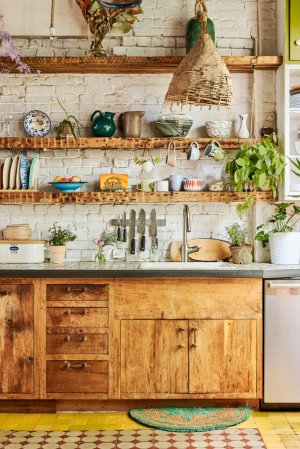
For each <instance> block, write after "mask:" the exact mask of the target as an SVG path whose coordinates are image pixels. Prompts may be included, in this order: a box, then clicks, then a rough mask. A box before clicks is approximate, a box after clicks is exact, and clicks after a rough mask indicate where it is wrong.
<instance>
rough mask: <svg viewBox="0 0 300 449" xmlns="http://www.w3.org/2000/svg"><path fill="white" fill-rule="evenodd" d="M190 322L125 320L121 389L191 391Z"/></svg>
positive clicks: (124, 390)
mask: <svg viewBox="0 0 300 449" xmlns="http://www.w3.org/2000/svg"><path fill="white" fill-rule="evenodd" d="M187 326H188V323H187V322H186V321H183V320H124V321H121V354H122V355H121V371H120V374H121V390H122V393H123V394H125V395H129V396H130V394H131V393H133V394H136V393H142V394H143V395H148V394H151V393H158V394H159V393H164V394H168V393H174V394H180V393H188V375H189V372H188V352H187V347H188V328H187Z"/></svg>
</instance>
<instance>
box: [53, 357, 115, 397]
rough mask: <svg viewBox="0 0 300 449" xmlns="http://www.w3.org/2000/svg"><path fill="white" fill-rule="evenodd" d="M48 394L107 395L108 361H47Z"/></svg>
mask: <svg viewBox="0 0 300 449" xmlns="http://www.w3.org/2000/svg"><path fill="white" fill-rule="evenodd" d="M46 375H47V379H46V391H47V393H107V392H108V362H107V361H105V360H104V361H89V360H88V361H84V360H72V361H70V362H68V361H56V360H51V361H47V374H46Z"/></svg>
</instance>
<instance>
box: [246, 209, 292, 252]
mask: <svg viewBox="0 0 300 449" xmlns="http://www.w3.org/2000/svg"><path fill="white" fill-rule="evenodd" d="M271 204H272V205H273V206H275V207H276V208H277V211H276V213H275V214H273V215H272V216H271V218H270V220H269V223H271V224H272V226H273V228H272V229H271V230H270V231H266V230H265V229H264V228H265V226H264V225H260V226H258V227H257V228H256V230H257V233H256V236H255V240H258V241H259V242H261V243H262V246H263V247H264V248H265V247H266V246H267V244H268V243H269V237H270V234H273V233H275V232H293V230H294V226H295V224H296V223H297V222H298V221H299V220H300V206H297V205H296V204H295V203H280V204H276V203H271ZM298 216H299V217H298ZM297 217H298V218H297Z"/></svg>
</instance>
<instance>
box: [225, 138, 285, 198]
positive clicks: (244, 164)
mask: <svg viewBox="0 0 300 449" xmlns="http://www.w3.org/2000/svg"><path fill="white" fill-rule="evenodd" d="M284 167H285V161H284V155H283V154H282V152H281V151H280V149H279V147H278V144H277V137H276V134H272V135H270V136H269V135H266V136H264V137H263V138H262V139H260V140H259V142H256V143H254V144H253V145H248V144H247V143H244V144H243V145H242V146H241V149H240V150H239V151H238V152H237V153H236V155H235V158H234V159H233V160H229V158H227V163H226V172H227V173H229V174H230V183H231V185H232V186H233V187H235V188H236V190H237V191H238V192H243V191H249V190H257V189H260V190H270V191H271V192H272V193H273V197H274V199H275V198H276V196H277V190H278V187H279V185H280V183H281V182H282V177H283V172H284Z"/></svg>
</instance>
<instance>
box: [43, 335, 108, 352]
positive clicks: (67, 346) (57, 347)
mask: <svg viewBox="0 0 300 449" xmlns="http://www.w3.org/2000/svg"><path fill="white" fill-rule="evenodd" d="M107 353H108V333H107V332H103V333H90V332H89V329H85V330H82V329H80V330H79V331H78V332H74V330H73V329H70V330H68V329H64V332H55V329H54V332H51V333H47V354H107Z"/></svg>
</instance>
